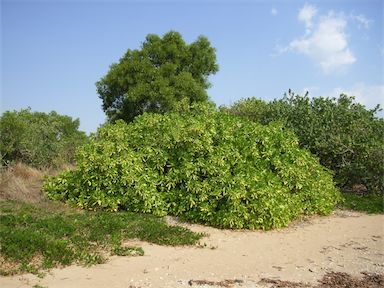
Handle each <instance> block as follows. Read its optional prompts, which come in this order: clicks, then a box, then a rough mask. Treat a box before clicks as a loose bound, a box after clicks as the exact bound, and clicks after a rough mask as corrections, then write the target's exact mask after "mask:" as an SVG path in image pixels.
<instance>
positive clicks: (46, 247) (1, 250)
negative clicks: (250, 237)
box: [0, 201, 202, 275]
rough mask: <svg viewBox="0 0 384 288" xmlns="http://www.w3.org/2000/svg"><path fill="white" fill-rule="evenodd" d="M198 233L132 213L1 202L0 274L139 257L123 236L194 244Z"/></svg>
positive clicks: (57, 205)
mask: <svg viewBox="0 0 384 288" xmlns="http://www.w3.org/2000/svg"><path fill="white" fill-rule="evenodd" d="M201 237H202V235H200V234H196V233H193V232H191V231H190V230H187V229H185V228H182V227H177V226H168V225H167V224H166V223H165V221H164V220H163V219H162V218H157V217H155V216H152V215H144V214H136V213H132V212H126V211H125V212H118V213H108V212H102V211H98V212H89V211H78V210H75V209H70V208H68V207H65V206H64V205H61V204H60V203H56V204H54V203H51V202H41V203H39V204H33V205H32V204H27V203H20V202H13V201H0V275H10V274H15V273H21V272H32V273H38V272H39V271H41V270H42V269H48V268H52V267H56V266H66V265H70V264H72V263H78V264H81V265H92V264H97V263H102V262H104V261H105V260H106V258H107V257H108V255H111V254H112V255H120V256H139V255H143V254H144V251H143V249H141V248H140V247H131V246H125V245H124V240H127V239H139V240H143V241H148V242H151V243H156V244H160V245H172V246H176V245H193V244H195V243H196V242H197V241H198V240H199V239H200V238H201Z"/></svg>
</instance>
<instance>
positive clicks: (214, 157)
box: [44, 106, 339, 229]
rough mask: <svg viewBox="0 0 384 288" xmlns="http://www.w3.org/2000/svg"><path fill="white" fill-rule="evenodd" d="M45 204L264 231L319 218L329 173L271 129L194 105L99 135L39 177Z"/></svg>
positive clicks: (330, 191)
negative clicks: (71, 165) (66, 164)
mask: <svg viewBox="0 0 384 288" xmlns="http://www.w3.org/2000/svg"><path fill="white" fill-rule="evenodd" d="M44 189H45V190H46V191H47V192H48V195H49V197H51V198H53V199H60V200H67V201H69V202H70V203H74V204H76V205H78V206H80V207H82V208H87V209H98V208H104V209H108V210H118V209H126V210H130V211H137V212H145V213H154V214H156V215H165V214H173V215H178V216H181V217H183V218H184V219H187V220H191V221H197V222H203V223H207V224H210V225H214V226H218V227H230V228H262V229H270V228H274V227H281V226H285V225H287V224H288V223H289V222H290V221H291V220H292V219H295V218H297V217H298V216H299V215H302V214H313V213H319V214H327V213H329V212H330V211H331V210H332V209H333V207H334V205H335V203H336V202H337V201H338V199H339V193H338V190H336V189H335V187H334V184H333V182H332V175H331V173H330V172H329V171H328V170H326V169H325V168H324V167H322V166H321V165H320V164H319V162H318V160H317V158H315V157H314V156H312V155H311V154H310V153H309V152H308V151H306V150H303V149H300V148H299V146H298V141H297V138H296V136H295V135H294V134H293V133H292V132H290V131H287V130H284V129H283V128H282V127H281V126H279V125H268V126H262V125H259V124H255V123H252V122H251V121H248V120H245V119H241V118H239V117H234V116H231V115H228V114H225V113H218V112H215V110H214V109H212V108H209V107H208V106H197V107H196V106H195V107H194V108H192V110H191V111H187V112H184V113H182V114H177V113H170V114H165V115H160V114H144V115H142V116H138V117H137V118H135V120H134V121H133V122H132V123H130V124H126V123H124V122H122V121H118V122H117V123H116V124H107V125H106V126H104V127H102V128H101V129H99V130H98V132H97V134H96V135H95V136H94V137H93V138H92V139H91V141H90V143H88V144H87V145H85V146H83V147H82V148H81V149H80V151H79V153H78V155H77V168H76V169H75V170H72V171H67V172H65V173H63V174H61V175H60V176H58V177H55V178H50V179H48V181H46V183H45V185H44Z"/></svg>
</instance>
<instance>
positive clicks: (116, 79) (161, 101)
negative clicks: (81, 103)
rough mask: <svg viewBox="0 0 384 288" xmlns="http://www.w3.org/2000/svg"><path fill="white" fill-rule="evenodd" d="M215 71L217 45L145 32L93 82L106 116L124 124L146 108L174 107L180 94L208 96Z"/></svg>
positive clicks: (162, 109) (194, 97)
mask: <svg viewBox="0 0 384 288" xmlns="http://www.w3.org/2000/svg"><path fill="white" fill-rule="evenodd" d="M217 71H218V65H217V63H216V54H215V49H214V48H212V47H211V44H210V43H209V41H208V39H207V38H206V37H203V36H200V37H199V38H198V39H197V40H196V41H195V42H193V43H191V44H186V43H185V41H184V40H183V38H182V37H181V35H180V34H179V33H177V32H174V31H171V32H168V33H166V34H165V35H164V36H163V37H159V36H157V35H154V34H149V35H148V36H147V37H146V40H145V42H144V43H143V44H142V46H141V49H139V50H130V49H129V50H128V51H127V52H126V53H125V55H124V56H123V57H122V58H121V59H120V61H119V63H115V64H112V65H111V67H110V70H109V71H108V73H107V74H106V75H105V76H104V77H103V78H102V79H101V80H100V81H98V82H97V83H96V86H97V91H98V93H99V95H100V98H101V99H102V101H103V109H104V111H105V112H106V114H107V116H108V117H109V119H110V120H112V121H115V120H116V119H123V120H125V121H127V122H130V121H132V120H133V118H134V117H135V116H137V115H140V114H142V113H144V112H158V113H164V112H167V111H170V110H173V109H174V107H175V105H177V102H178V101H180V100H181V99H183V98H186V99H188V101H189V102H190V103H192V102H204V101H207V100H208V95H207V93H206V89H207V88H208V87H209V86H210V84H209V82H208V76H209V75H210V74H213V73H216V72H217Z"/></svg>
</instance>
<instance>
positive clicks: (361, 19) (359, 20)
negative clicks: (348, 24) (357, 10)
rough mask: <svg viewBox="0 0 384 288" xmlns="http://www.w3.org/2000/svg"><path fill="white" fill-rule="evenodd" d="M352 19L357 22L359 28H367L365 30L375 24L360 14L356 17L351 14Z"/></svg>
mask: <svg viewBox="0 0 384 288" xmlns="http://www.w3.org/2000/svg"><path fill="white" fill-rule="evenodd" d="M350 17H351V19H352V20H354V21H356V22H357V23H358V27H359V28H362V27H363V28H365V29H368V28H369V27H370V26H371V23H372V22H373V21H372V20H370V19H368V18H366V17H365V16H364V15H362V14H360V15H354V14H351V16H350Z"/></svg>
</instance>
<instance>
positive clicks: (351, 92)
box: [325, 82, 384, 108]
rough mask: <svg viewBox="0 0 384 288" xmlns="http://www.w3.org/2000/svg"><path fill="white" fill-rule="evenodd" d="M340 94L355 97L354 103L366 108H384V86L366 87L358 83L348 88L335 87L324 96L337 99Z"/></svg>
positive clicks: (362, 83)
mask: <svg viewBox="0 0 384 288" xmlns="http://www.w3.org/2000/svg"><path fill="white" fill-rule="evenodd" d="M342 93H344V94H347V95H348V96H355V98H356V99H355V100H356V102H358V103H360V104H363V105H365V106H366V107H367V108H374V107H375V106H376V105H377V104H380V106H381V107H384V85H367V84H365V83H364V82H359V83H356V84H354V85H353V86H352V87H349V88H342V87H337V88H335V89H333V90H332V91H331V92H329V93H327V94H326V95H325V96H329V97H338V96H339V95H340V94H342Z"/></svg>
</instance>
